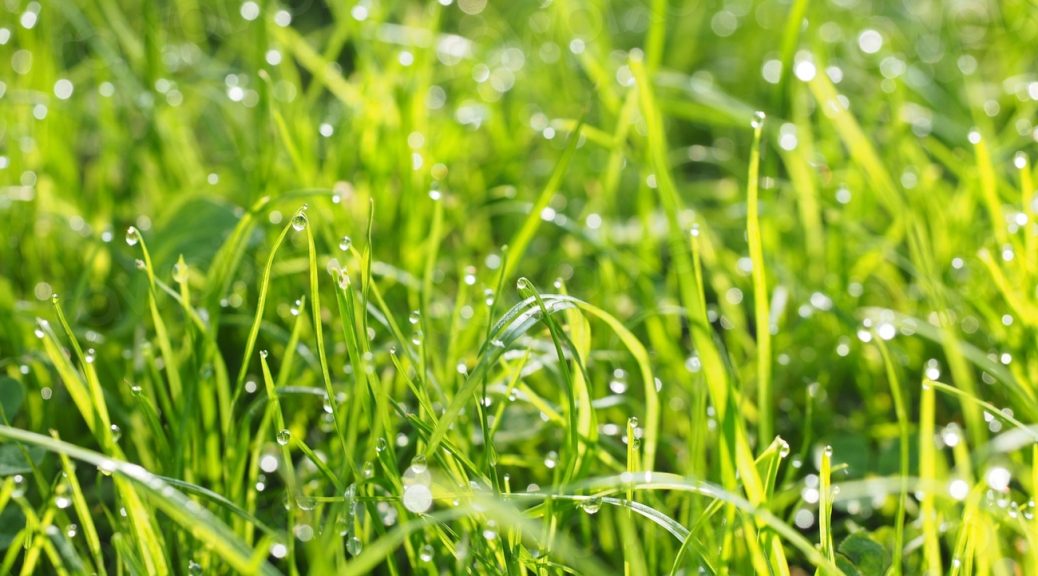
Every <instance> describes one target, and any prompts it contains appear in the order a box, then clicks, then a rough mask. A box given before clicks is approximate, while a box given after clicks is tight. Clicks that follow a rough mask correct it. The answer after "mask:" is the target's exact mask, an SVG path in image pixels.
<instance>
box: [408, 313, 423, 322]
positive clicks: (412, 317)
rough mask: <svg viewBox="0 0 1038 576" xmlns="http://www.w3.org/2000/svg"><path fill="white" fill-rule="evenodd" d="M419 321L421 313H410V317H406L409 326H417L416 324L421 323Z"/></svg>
mask: <svg viewBox="0 0 1038 576" xmlns="http://www.w3.org/2000/svg"><path fill="white" fill-rule="evenodd" d="M421 319H422V313H421V312H419V311H418V310H414V311H412V312H411V315H410V316H408V317H407V321H408V322H410V323H411V325H417V324H418V322H419V321H421Z"/></svg>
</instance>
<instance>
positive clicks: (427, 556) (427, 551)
mask: <svg viewBox="0 0 1038 576" xmlns="http://www.w3.org/2000/svg"><path fill="white" fill-rule="evenodd" d="M418 558H419V559H421V561H422V562H432V559H433V547H432V546H431V545H429V544H425V545H424V546H422V547H421V549H419V550H418Z"/></svg>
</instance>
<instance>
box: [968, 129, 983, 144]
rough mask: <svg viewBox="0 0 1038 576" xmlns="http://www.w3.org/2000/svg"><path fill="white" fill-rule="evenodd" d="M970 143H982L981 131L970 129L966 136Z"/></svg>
mask: <svg viewBox="0 0 1038 576" xmlns="http://www.w3.org/2000/svg"><path fill="white" fill-rule="evenodd" d="M966 137H967V138H968V139H969V141H970V144H980V132H979V131H977V130H970V133H969V134H968V135H967V136H966Z"/></svg>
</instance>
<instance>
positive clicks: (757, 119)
mask: <svg viewBox="0 0 1038 576" xmlns="http://www.w3.org/2000/svg"><path fill="white" fill-rule="evenodd" d="M766 117H767V116H766V115H765V114H764V112H761V111H760V110H757V111H756V112H754V113H753V120H751V121H750V126H752V127H753V129H754V130H756V129H758V128H761V127H763V126H764V119H765V118H766Z"/></svg>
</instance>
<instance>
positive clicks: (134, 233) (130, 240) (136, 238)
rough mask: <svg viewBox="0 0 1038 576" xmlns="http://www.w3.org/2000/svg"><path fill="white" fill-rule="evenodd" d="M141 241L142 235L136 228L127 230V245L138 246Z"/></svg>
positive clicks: (131, 227) (132, 227)
mask: <svg viewBox="0 0 1038 576" xmlns="http://www.w3.org/2000/svg"><path fill="white" fill-rule="evenodd" d="M140 241H141V233H140V232H139V231H138V230H137V228H136V227H134V226H130V227H129V228H127V229H126V243H127V244H129V245H130V246H136V245H137V243H138V242H140Z"/></svg>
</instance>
